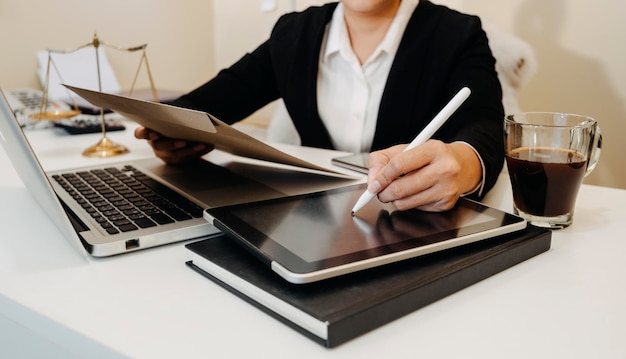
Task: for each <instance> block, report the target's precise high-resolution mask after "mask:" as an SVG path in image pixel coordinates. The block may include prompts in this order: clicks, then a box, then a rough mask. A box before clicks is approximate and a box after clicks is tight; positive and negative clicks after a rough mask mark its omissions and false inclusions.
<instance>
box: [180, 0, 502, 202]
mask: <svg viewBox="0 0 626 359" xmlns="http://www.w3.org/2000/svg"><path fill="white" fill-rule="evenodd" d="M336 6H337V4H336V3H332V4H326V5H324V6H321V7H311V8H309V9H307V10H305V11H303V12H300V13H290V14H286V15H284V16H282V17H281V18H280V19H279V20H278V22H277V23H276V25H275V27H274V29H273V31H272V34H271V36H270V38H269V40H267V41H266V42H265V43H263V44H262V45H260V46H259V47H258V48H257V49H256V50H255V51H254V52H252V53H248V54H246V55H245V56H244V57H243V58H241V59H240V60H239V61H238V62H237V63H235V64H234V65H233V66H231V67H230V68H228V69H225V70H222V71H220V72H219V73H218V75H217V76H216V77H215V78H213V79H212V80H210V81H209V82H207V83H206V84H204V85H202V86H201V87H199V88H197V89H196V90H194V91H192V92H190V93H189V94H187V95H185V96H183V97H181V98H180V99H178V100H176V101H175V102H174V104H176V105H179V106H183V107H189V108H194V109H198V110H202V111H206V112H209V113H211V114H213V115H215V116H217V117H218V118H220V119H222V120H223V121H225V122H228V123H234V122H236V121H239V120H242V119H244V118H246V117H247V116H249V115H251V114H252V113H253V112H255V111H256V110H258V109H260V108H261V107H263V106H265V105H266V104H268V103H270V102H271V101H274V100H276V99H278V98H281V97H282V98H283V100H284V102H285V106H286V108H287V111H288V112H289V115H290V116H291V118H292V120H293V122H294V125H295V127H296V129H297V130H298V133H299V135H300V137H301V139H302V144H303V145H306V146H315V147H322V148H332V147H333V146H332V143H331V140H330V136H329V134H328V131H327V130H326V128H325V126H324V125H323V123H322V120H321V118H320V116H319V113H318V111H317V96H316V90H317V72H318V62H319V54H320V50H321V45H322V39H323V35H324V32H325V30H326V26H327V25H328V23H329V22H330V19H331V18H332V14H333V11H334V9H335V7H336ZM464 86H467V87H469V88H470V89H471V90H472V94H471V95H470V97H469V99H468V100H467V101H466V102H465V103H464V104H463V105H462V106H461V108H460V109H459V110H458V111H457V112H456V113H455V114H454V115H453V116H452V117H451V118H450V119H449V120H448V122H447V123H446V124H445V125H444V126H443V127H442V128H441V129H440V130H439V131H438V132H437V133H436V134H435V136H434V138H437V139H440V140H442V141H445V142H453V141H465V142H467V143H469V144H470V145H472V146H473V147H474V148H475V149H476V150H477V151H478V153H479V154H480V155H481V157H482V159H483V161H484V163H485V168H486V178H485V191H484V192H483V193H486V191H487V190H489V189H490V188H491V187H492V186H493V185H494V183H495V181H496V180H497V178H498V174H499V172H500V170H501V168H502V164H503V158H504V148H503V135H502V130H503V119H504V110H503V107H502V90H501V87H500V82H499V81H498V77H497V74H496V71H495V59H494V58H493V56H492V54H491V50H490V49H489V44H488V41H487V36H486V34H485V32H484V31H483V30H482V28H481V23H480V19H479V18H478V17H475V16H470V15H465V14H461V13H459V12H456V11H454V10H451V9H448V8H446V7H444V6H440V5H435V4H433V3H431V2H429V1H426V0H421V1H420V2H419V5H418V7H417V8H416V10H415V12H414V13H413V15H412V17H411V19H410V21H409V23H408V25H407V28H406V30H405V33H404V35H403V37H402V40H401V42H400V46H399V48H398V52H397V54H396V57H395V59H394V62H393V64H392V67H391V70H390V73H389V77H388V79H387V84H386V86H385V90H384V92H383V96H382V99H381V103H380V108H379V113H378V122H377V125H376V132H375V135H374V140H373V144H372V150H377V149H382V148H386V147H389V146H392V145H395V144H399V143H408V142H410V141H411V140H412V139H413V138H414V137H415V136H416V135H417V134H418V133H419V131H420V130H421V129H422V128H424V127H425V126H426V125H427V124H428V122H429V121H430V120H431V119H432V118H433V117H434V116H435V115H436V114H437V112H438V111H439V110H441V108H442V107H443V106H444V105H445V104H446V103H447V102H448V101H449V100H450V99H451V98H452V97H453V96H454V94H455V93H456V92H458V90H460V89H461V88H462V87H464Z"/></svg>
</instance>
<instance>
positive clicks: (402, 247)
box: [205, 184, 526, 283]
mask: <svg viewBox="0 0 626 359" xmlns="http://www.w3.org/2000/svg"><path fill="white" fill-rule="evenodd" d="M365 188H366V185H365V184H359V185H354V186H347V187H341V188H337V189H333V190H328V191H323V192H315V193H310V194H304V195H297V196H290V197H283V198H278V199H272V200H268V201H261V202H251V203H244V204H237V205H232V206H224V207H217V208H209V209H206V210H205V218H206V219H207V220H209V221H210V222H212V224H213V225H214V226H215V227H217V228H218V229H219V230H221V231H222V232H224V233H225V234H227V235H228V236H229V237H231V238H234V239H235V240H236V242H238V243H239V244H241V245H243V247H244V248H246V249H247V250H249V251H250V252H251V253H253V254H254V255H255V256H256V257H258V258H259V259H260V260H262V261H263V262H265V263H266V264H267V265H268V266H270V267H272V268H273V269H274V270H275V271H277V272H279V274H280V275H281V276H283V277H285V279H287V280H288V281H290V282H294V283H306V282H311V281H316V280H320V279H325V278H330V277H333V276H336V275H340V274H345V273H349V272H353V271H356V270H360V269H363V268H369V267H373V266H377V265H381V264H384V263H390V262H394V261H397V260H401V259H404V258H410V257H415V256H419V255H423V254H427V253H432V252H436V251H439V250H444V249H448V248H452V247H457V246H459V245H463V244H466V243H471V242H475V241H478V240H481V239H485V238H490V237H493V236H495V235H500V234H505V233H509V232H512V231H515V230H520V229H523V228H525V227H526V222H525V221H524V219H522V218H520V217H518V216H515V215H512V214H510V213H507V212H503V211H500V210H497V209H494V208H491V207H487V206H485V205H483V204H481V203H478V202H475V201H471V200H468V199H464V198H461V199H460V200H459V201H458V202H457V206H462V207H465V208H468V209H470V210H472V211H477V212H479V213H482V214H485V215H487V216H489V217H490V218H491V219H490V220H489V221H486V222H480V223H477V224H472V225H470V226H467V227H463V232H464V235H463V236H456V235H455V233H453V232H458V230H459V228H450V229H447V230H444V231H441V232H438V233H436V234H432V235H428V236H425V237H418V238H412V239H409V240H404V241H401V242H396V243H393V244H391V245H384V246H379V247H375V250H372V249H366V250H361V251H358V252H352V253H349V254H343V255H340V256H336V257H332V258H325V259H321V260H316V261H307V260H305V259H303V258H301V257H300V256H299V255H297V254H296V253H294V252H292V251H291V250H289V249H287V248H285V247H284V246H282V245H281V244H280V243H278V242H277V241H276V240H274V239H273V238H271V237H269V236H268V235H266V234H265V233H263V232H262V231H260V230H259V229H257V228H255V227H254V226H252V225H250V224H249V223H248V222H246V221H245V220H243V219H242V218H240V217H238V215H237V214H236V213H237V210H239V209H242V208H245V209H258V210H259V211H263V210H264V207H266V206H268V205H276V204H280V203H284V204H286V205H290V204H292V203H294V202H295V201H302V200H305V201H306V200H307V199H311V198H318V197H322V196H327V197H332V196H333V194H335V193H341V192H346V191H355V192H358V193H361V192H362V191H364V190H365ZM455 208H456V207H455ZM397 212H399V213H401V214H404V213H412V212H415V213H419V211H417V210H408V211H397ZM296 235H297V234H296ZM424 239H438V241H436V242H435V243H430V244H427V245H422V246H417V244H418V243H419V242H422V241H423V240H424ZM372 253H375V254H372Z"/></svg>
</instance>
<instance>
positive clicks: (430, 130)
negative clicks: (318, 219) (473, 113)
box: [352, 87, 471, 215]
mask: <svg viewBox="0 0 626 359" xmlns="http://www.w3.org/2000/svg"><path fill="white" fill-rule="evenodd" d="M470 93H471V91H470V89H469V88H467V87H464V88H462V89H461V90H460V91H459V92H458V93H457V94H456V95H455V96H454V97H453V98H452V100H450V102H449V103H448V104H447V105H446V106H445V107H444V108H443V109H442V110H441V111H440V112H439V113H438V114H437V115H436V116H435V117H434V118H433V119H432V121H431V122H430V123H429V124H428V125H427V126H426V127H425V128H424V129H423V130H422V132H420V133H419V135H417V137H415V139H414V140H413V141H411V143H410V144H409V145H408V146H407V147H406V148H405V149H404V151H403V152H406V151H409V150H411V149H413V148H415V147H417V146H419V145H421V144H423V143H424V142H426V141H428V140H429V139H430V138H431V137H432V135H433V134H434V133H435V132H437V130H438V129H439V128H440V127H441V126H442V125H443V124H444V123H445V122H446V121H447V120H448V118H450V116H452V114H453V113H454V112H455V111H456V110H457V109H458V108H459V107H460V106H461V104H463V102H465V100H466V99H467V98H468V97H469V95H470ZM376 194H377V193H373V192H370V191H369V190H366V191H365V192H363V194H362V195H361V197H359V199H358V200H357V202H356V204H355V205H354V207H353V208H352V215H355V213H356V212H357V211H359V210H360V209H361V208H363V207H364V206H365V205H366V204H368V203H369V202H370V201H371V200H372V198H374V196H376Z"/></svg>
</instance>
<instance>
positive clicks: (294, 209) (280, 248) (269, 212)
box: [207, 185, 523, 273]
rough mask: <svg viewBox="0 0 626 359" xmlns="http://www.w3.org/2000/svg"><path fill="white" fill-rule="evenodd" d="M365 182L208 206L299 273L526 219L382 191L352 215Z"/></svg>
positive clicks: (250, 243) (220, 222)
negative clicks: (429, 205) (424, 207)
mask: <svg viewBox="0 0 626 359" xmlns="http://www.w3.org/2000/svg"><path fill="white" fill-rule="evenodd" d="M365 188H366V187H365V185H357V186H350V187H345V188H340V189H336V190H331V191H325V192H321V193H314V194H309V195H302V196H294V197H288V198H282V199H278V200H270V201H264V202H257V203H250V204H243V205H235V206H227V207H221V208H214V209H208V210H207V213H208V214H209V215H210V216H212V217H213V218H214V219H215V220H214V224H215V225H216V226H217V227H218V228H220V229H221V230H223V231H224V232H226V233H227V234H230V235H231V236H234V237H236V238H237V239H238V240H240V241H243V242H245V244H247V245H246V247H247V248H249V249H250V248H252V249H253V250H256V251H258V253H257V254H261V256H262V257H266V259H267V261H277V262H279V263H280V264H281V265H283V266H285V267H287V268H289V269H290V270H292V271H294V272H298V273H304V272H307V271H315V270H321V269H326V268H330V267H333V266H339V265H343V264H346V263H350V262H355V261H362V260H367V259H369V258H375V257H379V256H383V255H387V254H390V253H395V252H401V251H405V250H410V249H413V248H416V247H427V246H429V245H433V244H437V243H440V242H444V241H450V240H454V239H457V238H461V237H465V236H468V235H472V234H476V233H481V232H486V231H489V230H492V229H498V228H501V227H503V226H506V225H509V224H514V223H519V222H522V221H523V220H521V219H519V218H518V217H515V216H513V215H509V214H507V213H505V212H501V211H498V210H495V209H492V208H489V207H485V206H483V205H481V204H479V203H476V202H473V201H469V200H465V199H461V200H459V201H458V203H457V205H456V206H455V207H454V208H453V209H452V210H450V211H446V212H423V211H418V210H408V211H397V210H395V208H394V207H393V206H392V205H391V204H383V203H381V202H379V201H377V200H376V199H374V200H372V201H371V202H370V203H369V204H368V205H367V206H365V207H364V208H363V209H362V210H360V211H359V212H358V213H357V215H356V216H352V215H351V209H352V206H354V203H356V200H357V199H358V197H359V196H360V195H361V194H362V193H363V191H364V190H365Z"/></svg>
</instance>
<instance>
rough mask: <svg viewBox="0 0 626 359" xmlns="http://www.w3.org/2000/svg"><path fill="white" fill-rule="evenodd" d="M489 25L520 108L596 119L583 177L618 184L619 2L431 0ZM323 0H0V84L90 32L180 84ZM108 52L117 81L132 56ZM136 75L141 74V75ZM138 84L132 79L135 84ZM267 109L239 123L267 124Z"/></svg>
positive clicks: (623, 6) (27, 79) (22, 81)
mask: <svg viewBox="0 0 626 359" xmlns="http://www.w3.org/2000/svg"><path fill="white" fill-rule="evenodd" d="M434 1H435V2H437V3H441V4H444V5H447V6H449V7H452V8H455V9H457V10H460V11H462V12H466V13H471V14H476V15H478V16H481V17H483V18H486V19H489V20H490V21H492V22H494V23H496V24H498V25H499V26H500V27H502V28H503V29H505V30H508V31H510V32H512V33H514V34H516V35H517V36H519V37H521V38H522V39H524V40H526V41H527V42H528V43H530V44H531V45H532V46H533V47H534V49H535V52H536V55H537V58H538V61H539V71H538V73H537V75H536V76H535V78H534V79H533V80H532V81H531V82H530V83H529V85H528V86H527V88H526V89H524V90H523V92H522V93H521V94H520V102H521V107H522V109H524V110H527V111H559V112H572V113H580V114H586V115H590V116H593V117H595V118H596V119H597V120H598V121H599V122H600V125H601V127H602V131H603V135H604V147H603V153H602V158H601V160H600V164H599V165H598V167H597V168H596V170H595V171H594V173H593V174H591V175H590V176H589V177H588V178H587V179H586V183H590V184H597V185H604V186H611V187H619V188H625V189H626V161H624V154H626V141H625V140H624V138H626V101H625V100H626V67H625V66H624V64H625V63H626V48H624V46H623V45H622V40H621V37H622V36H623V35H624V34H626V23H625V22H624V21H623V15H624V14H626V3H624V2H621V1H614V0H596V1H593V2H591V1H585V0H549V1H545V0H508V1H493V0H434ZM323 2H325V1H316V0H276V1H275V7H274V8H273V9H272V10H270V11H265V12H264V11H261V3H262V1H261V0H259V1H256V0H214V1H202V2H201V1H194V0H181V1H176V2H173V1H165V0H133V1H122V0H108V1H100V0H56V1H54V2H48V1H40V0H39V1H38V0H0V44H1V45H2V61H1V62H0V85H1V86H3V88H17V87H24V86H31V87H36V86H38V81H37V79H36V77H35V72H34V71H35V68H36V60H35V52H36V51H38V50H42V49H45V48H48V47H53V48H72V47H75V46H77V45H78V44H82V43H85V42H89V41H91V37H92V36H93V33H94V31H97V32H98V35H99V37H100V38H101V39H102V40H103V41H107V42H110V43H113V44H116V45H119V46H132V45H137V44H142V43H148V44H149V45H148V58H149V62H150V67H151V69H152V72H153V75H154V78H155V81H156V83H157V86H159V87H161V88H167V89H175V90H188V89H191V88H193V87H195V86H197V85H200V84H201V83H203V82H204V81H205V80H206V79H208V78H209V77H210V76H212V75H213V74H215V73H216V71H217V70H218V69H220V68H222V67H224V66H227V65H229V64H231V63H232V62H233V61H235V60H237V59H238V58H239V57H241V55H243V54H244V53H245V52H247V51H250V50H252V49H254V47H256V46H257V45H258V44H259V43H261V42H262V41H264V40H265V39H266V38H267V36H268V35H269V32H270V30H271V28H272V25H273V23H274V21H275V20H276V19H277V18H278V16H280V15H281V14H283V13H285V12H287V11H291V10H292V9H294V8H295V9H297V10H300V9H303V8H305V7H306V6H309V5H311V4H320V3H323ZM107 54H108V55H109V58H110V60H111V63H112V65H113V67H114V69H115V71H116V73H117V75H118V80H119V81H120V83H121V84H122V87H128V86H129V82H130V80H131V79H132V77H133V75H134V71H135V70H136V67H137V64H138V61H139V59H138V58H137V59H134V60H133V59H131V60H129V59H128V56H124V55H122V54H119V53H117V54H115V53H113V52H112V51H108V50H107ZM141 81H144V82H143V84H146V82H145V81H146V80H145V79H143V80H142V79H140V82H141ZM140 84H141V83H140ZM271 114H272V107H271V106H269V107H268V108H266V109H264V110H261V111H259V112H258V113H256V114H254V115H253V116H252V118H251V119H250V120H248V121H250V122H255V123H258V124H266V123H267V121H268V120H269V118H270V116H271Z"/></svg>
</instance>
